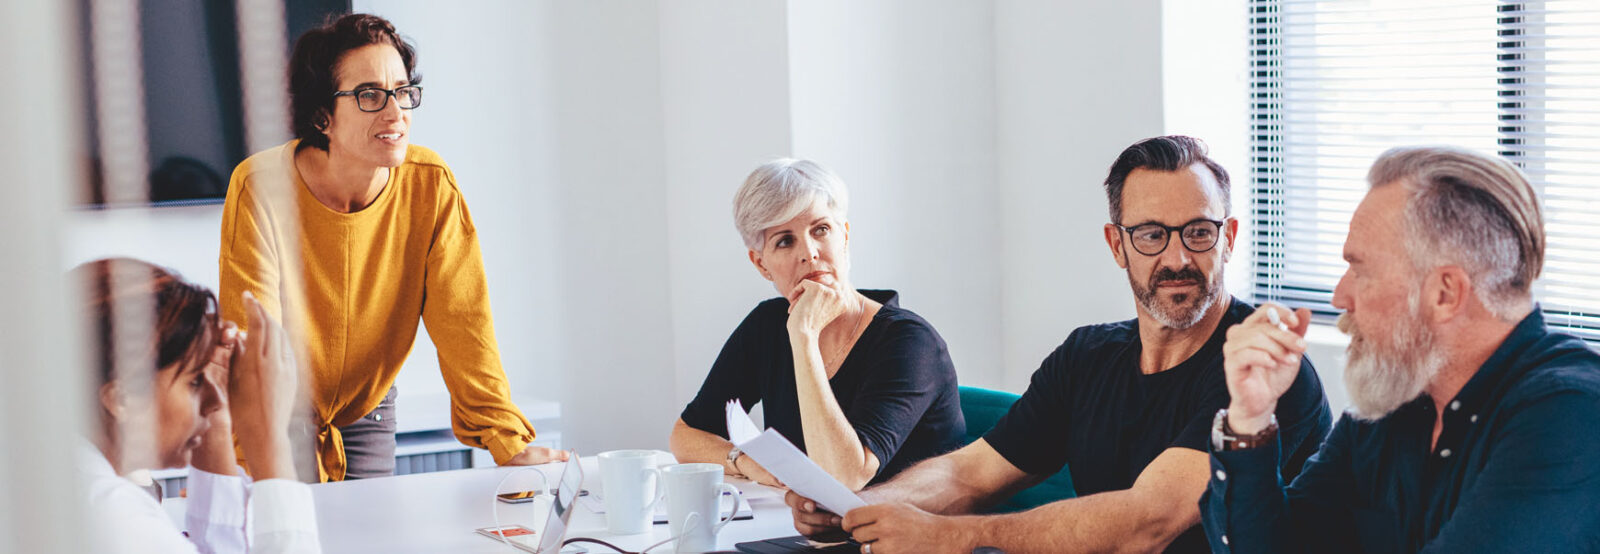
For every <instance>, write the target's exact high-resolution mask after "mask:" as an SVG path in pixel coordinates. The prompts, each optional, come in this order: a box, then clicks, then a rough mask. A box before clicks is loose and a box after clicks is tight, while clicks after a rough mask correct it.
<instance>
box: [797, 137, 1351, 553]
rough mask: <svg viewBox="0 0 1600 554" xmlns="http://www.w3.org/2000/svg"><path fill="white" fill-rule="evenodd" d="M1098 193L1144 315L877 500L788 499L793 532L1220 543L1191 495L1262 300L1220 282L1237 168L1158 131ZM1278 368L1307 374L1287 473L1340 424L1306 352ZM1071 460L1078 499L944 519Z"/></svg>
mask: <svg viewBox="0 0 1600 554" xmlns="http://www.w3.org/2000/svg"><path fill="white" fill-rule="evenodd" d="M1105 190H1106V197H1107V200H1108V201H1109V203H1110V207H1111V210H1110V211H1111V221H1112V223H1108V224H1106V225H1105V241H1106V245H1107V247H1108V249H1109V251H1110V254H1111V257H1112V259H1113V260H1114V261H1116V263H1117V265H1118V266H1120V267H1122V268H1123V269H1125V270H1126V271H1127V274H1128V282H1129V284H1130V285H1132V288H1133V292H1134V299H1135V302H1134V308H1135V310H1136V312H1137V317H1135V318H1134V319H1130V320H1126V321H1119V322H1115V323H1106V324H1100V325H1090V326H1086V327H1080V328H1078V329H1077V330H1075V331H1073V332H1072V335H1071V336H1069V337H1068V338H1067V340H1066V342H1064V343H1062V345H1061V346H1060V347H1058V348H1056V350H1055V352H1052V353H1051V354H1050V355H1049V356H1048V357H1046V358H1045V360H1044V363H1043V364H1042V365H1040V367H1039V369H1038V371H1036V372H1035V373H1034V374H1033V382H1032V383H1031V384H1030V385H1029V387H1028V390H1027V391H1026V392H1024V393H1023V395H1022V399H1021V400H1019V401H1017V403H1016V404H1015V405H1014V406H1012V408H1011V411H1010V412H1009V413H1007V414H1006V416H1005V417H1004V418H1003V419H1001V420H1000V422H999V423H998V424H996V425H995V427H994V428H993V429H992V430H991V431H989V433H988V434H986V435H984V437H983V438H981V439H978V440H977V441H975V442H973V443H972V444H971V445H968V446H966V447H964V448H962V449H960V450H957V451H955V452H952V453H950V454H946V455H944V456H940V457H937V458H933V459H930V460H927V461H924V462H922V463H920V464H918V465H915V466H912V467H911V468H910V469H907V470H905V471H904V472H903V473H901V474H900V475H899V476H897V477H895V478H894V479H892V480H890V481H888V482H886V483H884V484H881V485H878V486H876V487H871V488H868V489H867V490H865V491H863V492H862V493H861V497H862V498H863V499H864V500H866V501H867V502H868V504H869V505H868V506H866V507H864V508H858V509H856V510H852V511H851V512H850V513H848V514H843V517H840V516H838V515H835V514H830V513H827V512H823V511H819V510H818V509H817V508H816V506H815V504H814V503H813V502H811V501H810V500H808V499H805V498H802V497H800V496H798V495H796V494H794V493H793V492H791V493H789V494H788V496H787V498H786V501H787V502H788V503H789V505H790V507H791V508H792V509H793V512H794V518H795V527H796V529H798V530H799V531H800V532H802V533H805V534H807V535H811V536H817V537H826V536H828V535H829V534H830V533H831V532H837V531H838V530H840V529H843V530H844V531H848V532H849V533H850V534H851V536H852V537H853V538H854V539H855V540H856V541H858V542H861V543H862V544H863V549H862V551H863V552H869V553H870V554H899V553H937V552H970V551H973V550H974V549H976V548H979V547H984V546H989V547H998V548H1000V549H1002V550H1004V551H1006V552H1010V553H1012V554H1017V553H1025V552H1079V551H1096V552H1098V551H1109V550H1116V551H1123V550H1126V551H1137V552H1149V551H1161V550H1165V551H1167V552H1209V551H1210V548H1209V547H1208V546H1207V545H1206V540H1205V536H1204V535H1203V534H1202V532H1201V529H1200V526H1199V523H1200V510H1199V506H1198V504H1197V502H1196V501H1197V500H1198V499H1199V498H1200V495H1201V493H1202V492H1203V491H1204V490H1205V488H1206V483H1207V479H1208V474H1209V470H1208V465H1209V461H1208V455H1207V451H1206V448H1207V444H1208V443H1209V441H1210V434H1211V427H1212V421H1213V415H1214V414H1216V412H1217V410H1219V409H1222V408H1224V407H1226V406H1227V405H1228V387H1227V382H1226V380H1225V372H1224V371H1223V352H1222V345H1223V343H1224V341H1225V339H1226V336H1227V334H1228V330H1229V328H1231V327H1232V326H1233V325H1235V324H1237V323H1239V322H1241V321H1243V320H1244V319H1245V318H1246V317H1248V316H1249V315H1250V314H1251V313H1252V312H1254V311H1255V309H1254V308H1253V307H1252V306H1250V305H1249V304H1245V303H1244V302H1241V301H1239V300H1238V299H1234V298H1232V297H1231V296H1229V295H1228V293H1227V290H1226V287H1225V286H1224V285H1223V281H1222V274H1223V267H1224V265H1225V264H1226V262H1227V261H1228V258H1229V256H1231V255H1232V252H1233V240H1234V235H1235V234H1236V233H1237V232H1238V222H1237V221H1235V220H1234V219H1233V218H1231V217H1229V215H1228V209H1229V199H1228V194H1229V190H1228V173H1227V171H1225V170H1223V168H1222V166H1220V165H1218V164H1217V163H1216V162H1215V161H1212V160H1211V159H1210V158H1209V157H1207V156H1206V150H1205V146H1204V145H1203V144H1202V143H1201V142H1200V141H1198V140H1196V139H1193V138H1190V137H1183V136H1167V137H1156V138H1151V139H1147V140H1143V141H1140V142H1138V143H1136V144H1134V145H1133V146H1130V147H1128V148H1127V149H1126V150H1124V151H1123V152H1122V154H1121V156H1119V157H1118V158H1117V161H1116V163H1114V164H1112V166H1111V171H1110V174H1109V175H1108V176H1107V177H1106V181H1105ZM1174 236H1176V239H1174ZM1283 361H1284V362H1285V363H1289V364H1294V366H1295V367H1296V368H1297V370H1296V372H1297V375H1298V378H1297V379H1296V380H1295V384H1294V386H1293V387H1290V388H1289V389H1288V390H1287V391H1285V394H1284V395H1283V398H1282V399H1281V400H1280V401H1279V403H1278V405H1277V406H1276V411H1277V415H1278V420H1279V421H1280V422H1281V424H1282V426H1283V427H1282V428H1283V431H1282V432H1281V433H1280V435H1281V436H1282V438H1283V440H1284V449H1285V452H1287V453H1288V455H1287V456H1284V457H1283V458H1282V460H1281V470H1282V471H1283V472H1284V474H1285V475H1294V474H1296V473H1298V472H1299V470H1300V466H1301V464H1302V463H1304V462H1305V459H1306V458H1307V457H1309V456H1310V455H1311V453H1312V452H1314V451H1315V449H1316V447H1317V445H1318V444H1319V443H1320V442H1321V441H1322V438H1323V436H1324V435H1326V434H1327V431H1328V428H1329V427H1330V426H1331V424H1332V422H1331V416H1330V414H1329V411H1328V402H1327V399H1326V398H1325V397H1324V396H1323V392H1322V384H1321V381H1319V380H1318V378H1317V374H1316V372H1315V370H1314V369H1313V368H1312V366H1311V363H1310V361H1308V360H1306V359H1305V358H1304V357H1303V356H1299V355H1293V356H1285V357H1284V358H1283ZM1063 466H1064V467H1066V468H1067V469H1068V470H1069V471H1071V474H1072V483H1073V485H1074V486H1075V488H1076V489H1077V494H1078V497H1077V498H1069V499H1066V500H1059V501H1056V502H1053V503H1050V504H1046V505H1044V506H1040V507H1038V508H1034V509H1032V510H1029V511H1026V512H1021V513H1013V514H990V515H981V516H976V517H949V516H952V515H955V514H968V513H974V512H980V511H982V510H983V509H985V508H987V507H989V506H992V505H994V504H996V503H998V502H1000V501H1003V500H1005V499H1006V498H1008V497H1010V496H1011V495H1012V494H1014V493H1016V492H1017V491H1020V490H1023V489H1025V488H1027V487H1030V486H1032V485H1034V484H1036V483H1039V482H1041V481H1043V480H1044V479H1046V478H1048V477H1049V476H1051V475H1054V474H1055V473H1056V472H1058V471H1061V469H1062V467H1063Z"/></svg>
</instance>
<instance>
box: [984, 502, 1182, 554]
mask: <svg viewBox="0 0 1600 554" xmlns="http://www.w3.org/2000/svg"><path fill="white" fill-rule="evenodd" d="M1145 494H1147V493H1141V492H1139V491H1136V490H1131V489H1130V490H1121V491H1112V492H1105V493H1100V494H1095V495H1090V496H1083V497H1078V498H1072V499H1067V500H1061V501H1058V502H1054V503H1051V504H1047V505H1044V506H1040V507H1038V508H1035V509H1032V510H1029V511H1026V512H1021V513H1015V514H999V515H988V516H976V517H966V518H959V519H957V520H955V521H954V523H955V524H956V526H957V527H958V528H959V533H958V535H960V536H962V537H966V538H969V541H970V543H971V546H972V547H978V546H993V547H997V548H1000V549H1001V550H1004V551H1006V552H1008V553H1011V554H1025V553H1029V552H1151V551H1158V550H1161V549H1162V548H1164V547H1166V545H1167V544H1168V543H1170V542H1172V540H1173V539H1175V538H1177V536H1178V535H1180V534H1182V533H1183V531H1185V530H1187V529H1188V528H1189V527H1192V526H1194V525H1195V524H1196V523H1198V522H1199V519H1200V518H1199V512H1198V510H1197V509H1196V507H1195V505H1194V503H1193V502H1190V503H1189V506H1188V509H1173V508H1172V507H1170V506H1168V504H1170V503H1166V502H1161V501H1159V500H1158V499H1152V498H1147V497H1144V495H1145Z"/></svg>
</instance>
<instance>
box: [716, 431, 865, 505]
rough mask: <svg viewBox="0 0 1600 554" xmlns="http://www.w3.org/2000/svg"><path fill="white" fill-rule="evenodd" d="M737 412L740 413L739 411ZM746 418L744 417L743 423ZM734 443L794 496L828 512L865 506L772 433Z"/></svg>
mask: <svg viewBox="0 0 1600 554" xmlns="http://www.w3.org/2000/svg"><path fill="white" fill-rule="evenodd" d="M740 413H741V414H743V410H741V411H740ZM730 419H731V418H730ZM749 419H750V418H749V417H748V416H746V417H745V421H749ZM751 425H752V426H754V424H751ZM728 428H729V429H730V430H731V429H733V425H731V424H730V425H728ZM735 443H736V444H738V445H739V449H740V450H743V451H744V453H745V454H748V455H749V456H750V458H751V459H754V460H755V461H756V463H758V464H761V467H764V468H767V471H769V472H771V473H772V476H773V477H777V478H778V481H780V482H782V483H783V484H784V485H786V486H788V487H789V489H790V490H793V491H794V492H795V494H799V495H800V496H804V497H806V498H810V499H812V500H815V501H817V504H818V505H820V506H822V507H823V508H824V509H826V510H828V511H830V512H833V513H835V514H840V515H844V514H845V513H846V512H849V511H850V510H854V509H856V508H860V507H862V506H866V505H867V503H866V502H864V501H862V500H861V497H859V496H856V493H853V492H850V488H849V487H846V486H844V483H840V482H839V480H837V479H834V478H833V476H832V475H828V472H827V471H824V470H823V469H822V467H821V466H818V465H817V463H816V462H813V461H811V458H808V457H806V455H805V453H804V452H801V451H800V449H799V448H795V446H794V444H793V443H790V442H789V439H786V438H783V435H780V434H778V432H777V431H775V430H772V429H767V430H766V432H763V433H761V434H760V435H757V436H756V438H753V439H750V440H747V441H744V442H737V441H735Z"/></svg>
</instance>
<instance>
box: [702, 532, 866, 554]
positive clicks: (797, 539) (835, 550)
mask: <svg viewBox="0 0 1600 554" xmlns="http://www.w3.org/2000/svg"><path fill="white" fill-rule="evenodd" d="M733 546H734V548H738V549H739V551H740V552H744V553H745V554H792V553H795V552H809V553H817V554H846V553H850V554H854V553H857V552H861V543H858V542H856V541H845V542H842V543H839V544H833V545H829V546H824V547H816V546H812V545H811V541H810V540H807V539H806V538H805V537H803V536H800V535H795V536H793V537H780V538H776V539H767V540H764V541H750V542H741V543H739V544H736V545H733Z"/></svg>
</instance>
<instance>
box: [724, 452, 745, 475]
mask: <svg viewBox="0 0 1600 554" xmlns="http://www.w3.org/2000/svg"><path fill="white" fill-rule="evenodd" d="M743 455H744V451H743V450H739V447H737V446H735V447H733V449H732V450H729V451H728V469H729V470H730V471H732V472H733V473H730V474H728V475H731V476H733V477H738V478H740V479H744V478H745V476H744V472H742V471H739V466H738V465H737V464H734V462H735V461H738V460H739V457H740V456H743Z"/></svg>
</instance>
